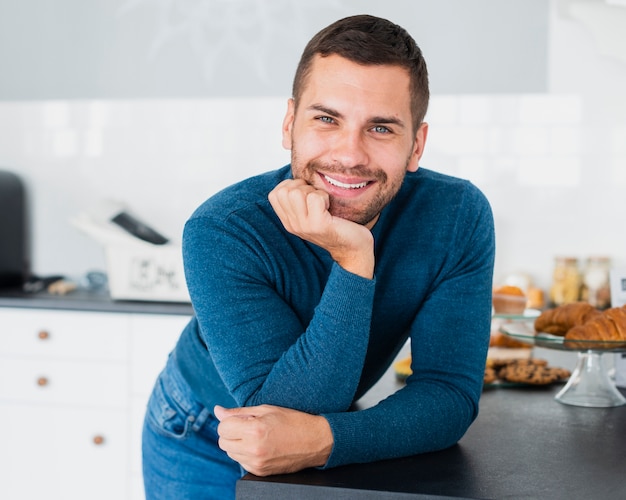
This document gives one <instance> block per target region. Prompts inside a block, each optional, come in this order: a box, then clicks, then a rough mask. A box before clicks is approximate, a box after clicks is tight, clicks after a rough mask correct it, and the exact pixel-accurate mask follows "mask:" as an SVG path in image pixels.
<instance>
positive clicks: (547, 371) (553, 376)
mask: <svg viewBox="0 0 626 500" xmlns="http://www.w3.org/2000/svg"><path fill="white" fill-rule="evenodd" d="M497 373H498V378H500V379H501V380H504V381H506V382H514V383H520V384H530V385H548V384H552V383H553V382H557V381H559V380H561V378H560V375H559V373H558V372H557V370H555V369H554V368H549V367H548V366H546V365H536V364H518V363H513V364H510V365H507V366H504V367H502V368H500V369H499V370H498V372H497Z"/></svg>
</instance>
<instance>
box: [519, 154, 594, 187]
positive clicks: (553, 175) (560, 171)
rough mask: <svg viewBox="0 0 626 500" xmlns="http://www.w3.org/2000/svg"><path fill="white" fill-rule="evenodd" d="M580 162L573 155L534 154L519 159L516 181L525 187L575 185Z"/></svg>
mask: <svg viewBox="0 0 626 500" xmlns="http://www.w3.org/2000/svg"><path fill="white" fill-rule="evenodd" d="M581 179H582V163H581V160H580V158H577V157H575V156H534V157H530V156H527V157H523V158H520V160H519V168H518V171H517V183H518V184H519V185H520V186H525V187H546V186H553V187H577V186H579V185H580V183H581Z"/></svg>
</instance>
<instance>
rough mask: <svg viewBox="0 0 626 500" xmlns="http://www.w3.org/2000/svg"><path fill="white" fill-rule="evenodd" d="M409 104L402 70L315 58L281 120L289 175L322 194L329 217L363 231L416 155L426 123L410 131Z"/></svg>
mask: <svg viewBox="0 0 626 500" xmlns="http://www.w3.org/2000/svg"><path fill="white" fill-rule="evenodd" d="M410 104H411V103H410V95H409V74H408V72H407V71H406V70H405V69H403V68H400V67H398V66H389V65H386V66H380V65H379V66H364V65H359V64H356V63H354V62H352V61H349V60H347V59H344V58H343V57H340V56H337V55H331V56H328V57H321V56H316V58H315V59H314V61H313V65H312V68H311V72H310V74H309V76H308V78H307V80H306V82H305V85H304V89H303V92H302V96H301V98H300V100H299V102H298V103H297V109H296V107H295V106H296V105H295V103H294V102H293V100H289V104H288V109H287V114H286V116H285V119H284V122H283V146H284V147H285V148H287V149H290V150H291V165H292V170H293V176H294V178H301V179H304V180H305V181H306V182H307V183H309V184H311V185H312V186H314V187H315V188H317V189H321V190H323V191H326V192H327V193H328V194H329V196H330V212H331V214H332V215H334V216H337V217H341V218H343V219H348V220H351V221H354V222H357V223H359V224H363V225H366V226H367V227H369V228H371V227H372V226H373V225H374V224H375V222H376V220H377V219H378V216H379V214H380V211H381V210H382V209H383V208H384V207H385V206H386V205H387V204H388V203H389V202H390V201H391V199H392V198H393V197H394V196H395V195H396V193H397V192H398V190H399V189H400V186H401V185H402V181H403V179H404V175H405V173H406V172H407V171H412V172H414V171H416V170H417V168H418V163H419V159H420V157H421V156H422V152H423V149H424V143H425V141H426V134H427V131H428V126H427V125H426V124H422V125H421V126H420V128H419V130H418V131H417V133H414V132H413V127H412V123H413V122H412V116H411V105H410Z"/></svg>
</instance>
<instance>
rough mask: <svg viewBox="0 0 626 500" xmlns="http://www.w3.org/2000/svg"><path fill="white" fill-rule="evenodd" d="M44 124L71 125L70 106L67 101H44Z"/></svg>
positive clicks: (48, 125)
mask: <svg viewBox="0 0 626 500" xmlns="http://www.w3.org/2000/svg"><path fill="white" fill-rule="evenodd" d="M41 113H42V122H43V123H42V125H43V126H44V127H45V128H64V127H69V126H70V108H69V104H68V102H67V101H44V102H43V103H42V107H41Z"/></svg>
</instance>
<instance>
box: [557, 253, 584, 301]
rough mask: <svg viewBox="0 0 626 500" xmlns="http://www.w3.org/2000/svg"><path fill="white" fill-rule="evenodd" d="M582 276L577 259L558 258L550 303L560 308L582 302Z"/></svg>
mask: <svg viewBox="0 0 626 500" xmlns="http://www.w3.org/2000/svg"><path fill="white" fill-rule="evenodd" d="M580 286H581V276H580V271H579V268H578V259H577V258H576V257H556V258H555V260H554V273H553V275H552V287H551V288H550V302H551V304H552V305H553V306H560V305H562V304H568V303H570V302H576V301H578V300H580Z"/></svg>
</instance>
